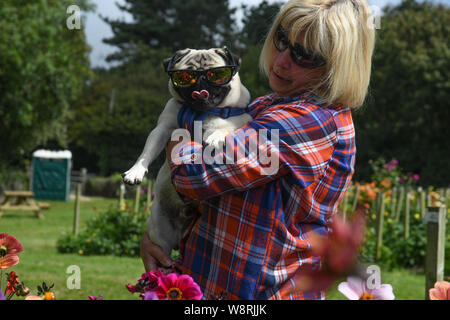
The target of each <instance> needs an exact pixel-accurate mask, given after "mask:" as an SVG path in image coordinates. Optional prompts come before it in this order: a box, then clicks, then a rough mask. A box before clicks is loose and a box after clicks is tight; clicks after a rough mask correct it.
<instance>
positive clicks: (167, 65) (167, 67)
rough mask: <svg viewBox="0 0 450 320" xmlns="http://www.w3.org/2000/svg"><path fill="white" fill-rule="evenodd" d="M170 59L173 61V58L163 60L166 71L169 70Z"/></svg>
mask: <svg viewBox="0 0 450 320" xmlns="http://www.w3.org/2000/svg"><path fill="white" fill-rule="evenodd" d="M170 61H172V58H166V59H164V60H163V66H164V71H165V72H167V71H169V65H170Z"/></svg>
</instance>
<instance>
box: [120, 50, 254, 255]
mask: <svg viewBox="0 0 450 320" xmlns="http://www.w3.org/2000/svg"><path fill="white" fill-rule="evenodd" d="M240 64H241V59H240V58H239V57H238V56H236V55H235V54H233V53H232V52H231V51H230V50H228V49H227V48H226V47H224V48H212V49H204V50H195V49H184V50H181V51H178V52H176V53H175V54H174V55H173V56H172V57H171V58H168V59H165V60H164V67H165V70H166V72H167V73H168V75H169V76H170V79H169V92H170V93H171V95H172V98H171V99H170V100H169V101H168V102H167V104H166V106H165V107H164V110H163V111H162V113H161V115H160V116H159V119H158V122H157V126H156V127H155V128H154V129H153V130H152V131H151V132H150V134H149V136H148V138H147V141H146V143H145V146H144V149H143V151H142V154H141V155H140V156H139V158H138V159H137V161H136V163H135V164H134V165H133V166H132V167H131V169H129V170H128V171H126V172H125V173H123V174H122V176H123V181H124V182H125V183H127V184H129V185H135V184H140V183H141V182H142V179H143V178H144V176H145V174H146V173H147V171H148V166H149V165H150V164H151V163H152V162H153V161H154V160H155V159H156V158H157V157H158V155H159V154H160V153H161V152H162V150H163V149H164V148H165V146H166V144H167V143H168V141H169V140H170V138H171V135H172V132H173V131H174V130H176V129H177V128H179V127H184V128H189V125H190V126H191V127H192V120H194V119H195V121H202V122H201V123H202V142H203V145H204V146H206V145H212V146H214V147H218V146H219V145H220V144H221V143H224V140H225V137H226V135H227V134H231V133H233V132H234V131H235V130H236V129H238V128H241V127H243V126H244V125H245V124H246V123H247V122H249V121H250V120H251V119H252V118H251V116H250V115H249V114H248V113H246V108H247V105H248V104H249V102H250V93H249V92H248V90H247V89H246V88H245V87H244V85H243V84H242V83H241V81H240V78H239V74H238V71H239V67H240ZM186 119H187V120H186ZM186 123H188V124H187V125H186ZM191 129H192V128H191ZM154 193H155V197H154V200H153V205H152V208H151V215H150V217H149V219H148V220H147V225H146V229H147V232H148V235H149V237H150V239H151V240H152V241H153V242H154V243H156V244H158V245H159V246H160V247H161V248H162V250H163V251H164V252H165V253H166V254H167V255H168V256H170V254H171V251H172V249H176V248H177V247H178V244H179V242H180V240H181V239H182V237H184V236H185V234H186V232H187V230H188V227H189V225H190V224H191V222H192V220H193V215H192V214H190V212H192V210H191V207H192V206H193V203H190V202H185V201H183V200H182V199H181V198H180V196H179V194H178V193H177V191H176V190H175V188H174V186H173V185H172V182H171V172H170V168H169V164H168V162H167V159H166V161H165V163H164V164H163V166H162V167H161V168H160V170H159V172H158V175H157V178H156V181H155V185H154Z"/></svg>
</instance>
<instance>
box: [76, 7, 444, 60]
mask: <svg viewBox="0 0 450 320" xmlns="http://www.w3.org/2000/svg"><path fill="white" fill-rule="evenodd" d="M400 1H401V0H368V2H369V4H370V5H375V6H378V7H380V8H382V7H384V6H385V5H386V4H393V5H395V4H398V3H399V2H400ZM92 2H93V3H95V4H96V5H97V9H96V11H95V12H89V13H87V14H84V16H85V17H86V26H85V33H86V38H87V42H88V43H89V45H90V46H91V47H92V51H91V54H90V60H91V66H92V67H106V68H107V67H109V66H110V64H108V63H107V62H106V61H105V58H106V56H108V55H109V54H111V53H112V52H114V51H116V50H117V49H116V48H115V47H113V46H110V45H107V44H105V43H103V42H102V39H104V38H110V37H111V36H112V35H113V33H112V31H111V28H110V26H109V24H107V23H105V22H104V21H103V20H102V19H101V18H100V15H102V16H106V17H109V18H113V19H123V20H125V21H132V19H131V16H130V15H129V14H127V13H126V12H122V11H120V10H119V8H117V6H116V4H115V3H116V2H117V3H119V4H124V3H125V0H92ZM261 2H262V0H230V6H231V7H238V8H239V7H240V6H241V4H243V3H245V4H246V5H247V6H254V5H258V4H259V3H261ZM268 2H269V3H272V2H276V1H275V0H269V1H268ZM442 2H447V3H448V2H450V0H444V1H442ZM236 18H237V20H238V21H240V20H241V18H242V12H241V11H240V10H238V11H237V13H236Z"/></svg>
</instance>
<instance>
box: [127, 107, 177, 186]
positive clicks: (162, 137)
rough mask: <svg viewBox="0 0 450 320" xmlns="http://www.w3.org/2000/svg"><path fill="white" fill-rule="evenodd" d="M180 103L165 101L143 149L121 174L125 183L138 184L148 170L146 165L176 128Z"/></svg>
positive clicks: (161, 148) (158, 152)
mask: <svg viewBox="0 0 450 320" xmlns="http://www.w3.org/2000/svg"><path fill="white" fill-rule="evenodd" d="M179 110H180V104H179V103H178V102H177V101H176V100H175V99H170V100H169V102H167V104H166V106H165V108H164V110H163V112H162V113H161V115H160V116H159V119H158V125H157V126H156V128H155V129H153V130H152V132H150V134H149V136H148V138H147V141H146V142H145V146H144V150H143V151H142V153H141V155H140V156H139V158H138V159H137V161H136V163H135V164H134V165H133V167H131V169H130V170H128V171H126V172H125V173H123V174H122V177H123V181H124V182H125V183H127V184H131V185H134V184H140V183H141V182H142V179H144V176H145V174H146V173H147V171H148V166H149V165H150V164H151V163H152V162H153V161H154V160H155V159H156V158H157V157H158V156H159V154H160V153H161V151H162V150H163V149H164V147H165V146H166V144H167V142H168V141H169V139H170V136H171V134H172V131H173V130H175V129H176V128H177V115H178V111H179Z"/></svg>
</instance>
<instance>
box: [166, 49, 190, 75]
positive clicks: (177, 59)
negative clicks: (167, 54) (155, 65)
mask: <svg viewBox="0 0 450 320" xmlns="http://www.w3.org/2000/svg"><path fill="white" fill-rule="evenodd" d="M189 52H191V49H184V50H179V51H177V52H175V54H174V55H173V56H172V57H171V58H167V59H164V60H163V65H164V70H165V71H166V72H167V71H169V70H170V69H172V68H173V66H174V65H176V64H177V63H178V62H180V60H181V59H183V57H184V56H186V55H187V54H188V53H189Z"/></svg>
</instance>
